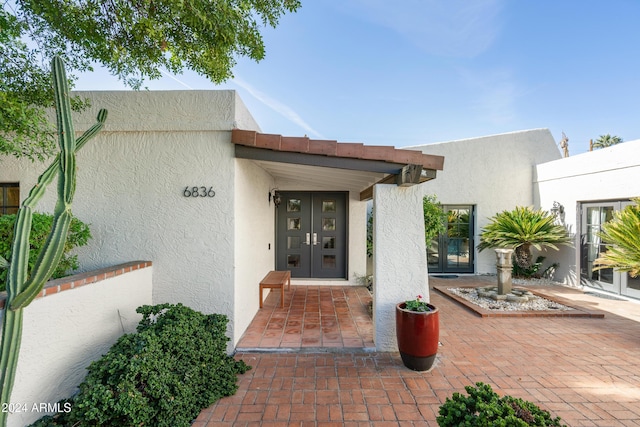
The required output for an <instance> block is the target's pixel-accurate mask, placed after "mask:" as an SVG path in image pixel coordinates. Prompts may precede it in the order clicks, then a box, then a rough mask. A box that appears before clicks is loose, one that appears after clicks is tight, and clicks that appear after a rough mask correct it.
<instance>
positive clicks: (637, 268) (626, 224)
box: [594, 198, 640, 277]
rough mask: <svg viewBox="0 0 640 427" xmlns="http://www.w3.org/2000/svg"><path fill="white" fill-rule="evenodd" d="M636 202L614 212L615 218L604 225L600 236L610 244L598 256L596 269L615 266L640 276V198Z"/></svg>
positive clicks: (595, 264)
mask: <svg viewBox="0 0 640 427" xmlns="http://www.w3.org/2000/svg"><path fill="white" fill-rule="evenodd" d="M634 202H635V203H636V204H635V205H629V206H627V207H625V208H624V209H623V210H621V211H616V212H614V213H613V219H612V220H611V221H609V222H607V223H605V224H603V225H602V232H601V233H600V234H599V236H600V238H601V239H602V241H603V242H605V243H607V244H609V245H610V246H608V247H607V250H606V251H605V252H604V253H601V254H600V256H599V257H598V258H596V260H595V262H594V266H595V268H594V270H601V269H603V268H615V269H618V270H620V271H624V272H629V274H630V275H631V276H632V277H638V276H640V198H638V199H634Z"/></svg>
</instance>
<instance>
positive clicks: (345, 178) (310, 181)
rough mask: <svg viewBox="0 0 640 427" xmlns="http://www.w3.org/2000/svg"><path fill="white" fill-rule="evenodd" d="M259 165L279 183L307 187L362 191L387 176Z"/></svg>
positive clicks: (266, 164)
mask: <svg viewBox="0 0 640 427" xmlns="http://www.w3.org/2000/svg"><path fill="white" fill-rule="evenodd" d="M256 163H257V164H259V165H260V167H262V168H263V169H264V170H266V171H267V172H268V173H269V174H270V175H271V176H273V177H274V178H275V179H276V180H278V181H280V180H281V181H285V182H291V183H303V184H305V185H307V186H314V187H315V186H317V187H325V188H331V189H340V190H341V191H346V190H349V191H362V190H363V189H364V188H367V187H369V186H371V185H373V184H375V183H376V182H378V181H380V180H381V179H383V178H384V177H385V176H387V174H384V173H376V172H363V171H356V170H348V169H334V168H328V167H321V166H307V165H299V164H292V163H278V162H269V161H261V160H257V161H256Z"/></svg>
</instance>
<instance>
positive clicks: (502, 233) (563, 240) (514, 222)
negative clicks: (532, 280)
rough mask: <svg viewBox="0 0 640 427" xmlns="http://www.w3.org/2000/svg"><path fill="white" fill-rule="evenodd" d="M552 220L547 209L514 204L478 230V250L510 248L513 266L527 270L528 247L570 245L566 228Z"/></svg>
mask: <svg viewBox="0 0 640 427" xmlns="http://www.w3.org/2000/svg"><path fill="white" fill-rule="evenodd" d="M555 219H556V218H555V216H554V215H551V214H550V213H549V212H547V211H543V210H542V209H538V210H534V209H532V208H530V207H520V206H518V207H516V208H515V209H514V210H513V211H503V212H500V213H498V214H496V215H494V216H493V217H492V218H491V222H490V223H489V224H488V225H487V226H486V227H484V228H483V229H482V231H481V234H480V244H479V245H478V250H479V251H482V250H484V249H487V248H509V249H514V251H515V262H516V265H517V266H518V267H520V268H523V269H530V268H531V267H532V265H533V254H532V253H531V247H534V248H536V249H537V250H541V249H542V248H551V249H555V250H558V245H565V246H571V239H570V237H569V233H568V232H567V229H566V228H565V227H563V226H562V225H558V224H556V223H555Z"/></svg>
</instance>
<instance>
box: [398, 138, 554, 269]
mask: <svg viewBox="0 0 640 427" xmlns="http://www.w3.org/2000/svg"><path fill="white" fill-rule="evenodd" d="M408 148H410V149H419V150H421V151H422V152H424V153H427V154H436V155H440V156H444V158H445V160H444V170H443V171H438V173H437V177H436V179H435V180H432V181H428V182H426V183H424V184H423V185H421V186H420V188H421V189H422V190H423V191H424V193H423V194H424V195H428V194H435V195H436V197H437V198H438V201H439V202H440V203H442V204H445V205H456V204H463V205H475V207H476V217H475V228H474V230H475V244H476V245H477V244H478V242H479V235H480V231H481V229H482V227H484V226H485V225H486V224H487V223H488V222H489V219H490V218H491V217H492V216H493V215H495V214H496V213H498V212H501V211H504V210H512V209H514V208H515V207H516V206H532V205H533V203H534V200H533V187H532V184H531V183H532V181H533V167H534V165H536V164H538V163H543V162H548V161H551V160H556V159H559V158H560V157H561V155H560V151H559V149H558V148H557V146H556V143H555V141H554V139H553V136H552V135H551V133H550V132H549V130H548V129H534V130H526V131H520V132H512V133H505V134H500V135H491V136H485V137H480V138H471V139H463V140H457V141H450V142H443V143H436V144H428V145H421V146H416V147H408ZM475 260H476V271H475V272H476V273H477V274H486V273H492V274H495V272H496V269H495V254H494V253H493V251H483V252H480V253H478V251H477V249H476V250H475Z"/></svg>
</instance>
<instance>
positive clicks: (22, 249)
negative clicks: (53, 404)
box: [0, 57, 107, 427]
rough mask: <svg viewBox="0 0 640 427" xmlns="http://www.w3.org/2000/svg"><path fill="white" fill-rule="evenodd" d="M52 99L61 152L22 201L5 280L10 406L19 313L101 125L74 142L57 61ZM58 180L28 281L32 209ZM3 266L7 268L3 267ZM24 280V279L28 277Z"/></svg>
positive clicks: (0, 360)
mask: <svg viewBox="0 0 640 427" xmlns="http://www.w3.org/2000/svg"><path fill="white" fill-rule="evenodd" d="M51 69H52V72H51V74H52V77H53V88H54V94H55V106H56V122H57V126H58V141H59V144H60V153H59V154H58V156H57V157H56V158H55V160H54V161H53V162H52V164H51V165H50V166H49V167H48V168H47V169H46V170H45V171H44V173H43V174H42V175H40V177H39V178H38V182H37V183H36V185H35V186H34V187H33V188H32V189H31V191H30V192H29V196H28V197H27V198H26V199H25V200H24V201H23V202H22V204H21V206H20V209H19V210H18V214H17V217H16V223H15V226H14V240H13V243H12V248H11V259H10V260H9V266H8V267H9V272H8V275H7V300H6V302H5V311H4V318H3V326H2V353H1V354H0V370H1V372H0V375H1V377H0V380H1V381H0V386H1V387H2V389H1V392H0V400H1V402H2V404H4V403H9V402H10V400H9V398H10V397H11V391H12V389H13V382H14V379H15V373H16V367H17V364H18V355H19V352H20V343H21V341H22V314H23V313H22V311H23V309H24V308H25V307H26V306H27V305H29V304H30V303H31V301H33V300H34V298H35V297H36V296H37V295H38V294H39V293H40V291H42V288H43V286H44V284H45V283H46V281H47V280H49V278H50V277H51V274H52V273H53V271H54V269H55V267H56V265H57V264H58V262H59V261H60V258H61V257H62V254H63V252H64V243H65V241H66V239H67V234H68V231H69V224H70V222H71V204H72V201H73V195H74V192H75V187H76V166H75V161H76V152H77V151H78V150H79V149H80V148H82V147H83V146H84V145H85V144H86V143H87V141H89V140H90V139H91V138H93V137H94V136H95V135H96V134H97V133H98V132H99V131H100V129H102V127H103V126H104V122H105V120H106V118H107V110H104V109H103V110H100V112H99V113H98V118H97V123H96V124H94V125H93V126H92V127H91V128H89V129H88V130H87V131H86V132H85V133H84V134H83V135H82V136H81V137H79V138H78V139H76V137H75V133H74V130H73V123H72V121H71V107H70V103H69V87H68V85H67V76H66V73H65V70H64V63H63V61H62V59H60V58H59V57H56V58H54V59H53V61H52V62H51ZM56 176H57V177H58V201H57V203H56V206H55V210H54V220H53V226H52V228H51V232H50V233H49V236H48V238H47V240H46V242H45V244H44V246H43V248H42V250H41V251H40V254H39V256H38V259H37V261H36V263H35V265H34V266H33V269H32V270H31V274H30V275H29V276H28V271H27V265H28V260H29V234H30V232H31V219H32V216H33V208H34V207H35V206H36V204H37V203H38V201H40V199H41V198H42V196H43V195H44V191H45V190H46V188H47V186H48V185H49V184H51V182H52V181H53V179H54V178H55V177H56ZM3 264H6V262H5V263H3ZM27 276H28V277H27ZM7 417H8V413H6V412H4V411H2V412H0V426H3V427H4V426H6V424H7Z"/></svg>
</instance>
